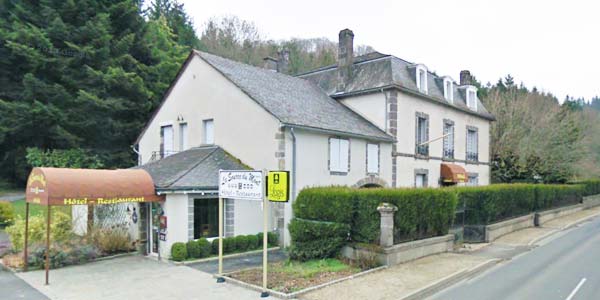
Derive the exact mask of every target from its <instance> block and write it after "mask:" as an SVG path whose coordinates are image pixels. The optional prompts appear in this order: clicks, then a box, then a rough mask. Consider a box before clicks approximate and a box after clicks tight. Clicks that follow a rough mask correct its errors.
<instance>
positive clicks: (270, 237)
mask: <svg viewBox="0 0 600 300" xmlns="http://www.w3.org/2000/svg"><path fill="white" fill-rule="evenodd" d="M278 241H279V236H278V235H277V233H275V232H267V243H268V245H269V246H271V247H274V246H277V243H278Z"/></svg>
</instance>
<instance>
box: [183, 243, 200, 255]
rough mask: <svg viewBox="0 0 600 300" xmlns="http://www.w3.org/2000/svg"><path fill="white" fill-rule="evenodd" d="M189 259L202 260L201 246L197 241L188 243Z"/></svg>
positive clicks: (186, 245)
mask: <svg viewBox="0 0 600 300" xmlns="http://www.w3.org/2000/svg"><path fill="white" fill-rule="evenodd" d="M185 247H186V248H187V254H188V257H189V258H200V257H201V255H200V245H198V242H196V241H188V242H187V243H186V244H185Z"/></svg>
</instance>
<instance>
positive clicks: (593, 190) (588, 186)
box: [577, 179, 600, 196]
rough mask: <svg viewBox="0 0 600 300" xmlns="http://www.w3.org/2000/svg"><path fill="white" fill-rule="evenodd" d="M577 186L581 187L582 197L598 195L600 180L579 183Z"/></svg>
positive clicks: (599, 192)
mask: <svg viewBox="0 0 600 300" xmlns="http://www.w3.org/2000/svg"><path fill="white" fill-rule="evenodd" d="M577 184H581V185H583V196H591V195H598V194H600V180H598V179H593V180H586V181H581V182H577Z"/></svg>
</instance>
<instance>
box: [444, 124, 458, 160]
mask: <svg viewBox="0 0 600 300" xmlns="http://www.w3.org/2000/svg"><path fill="white" fill-rule="evenodd" d="M443 124H444V125H443V128H442V134H443V135H444V139H443V140H442V158H451V159H454V154H455V153H454V131H455V127H454V122H452V121H450V120H444V122H443ZM446 128H449V132H448V130H446ZM446 134H448V135H446ZM446 150H448V151H450V150H451V151H452V153H453V155H452V157H448V156H446Z"/></svg>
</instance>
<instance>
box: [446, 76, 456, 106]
mask: <svg viewBox="0 0 600 300" xmlns="http://www.w3.org/2000/svg"><path fill="white" fill-rule="evenodd" d="M448 85H450V87H448ZM444 99H446V100H448V102H450V103H454V82H453V80H452V78H450V77H447V76H446V77H444Z"/></svg>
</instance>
